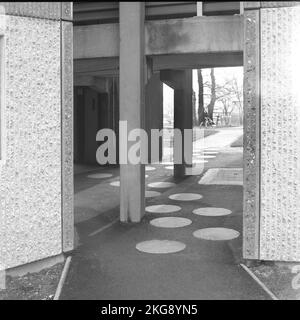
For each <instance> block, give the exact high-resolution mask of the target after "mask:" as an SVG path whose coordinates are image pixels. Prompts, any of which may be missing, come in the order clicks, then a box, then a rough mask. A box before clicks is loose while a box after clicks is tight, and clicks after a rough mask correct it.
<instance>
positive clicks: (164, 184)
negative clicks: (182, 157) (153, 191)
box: [148, 181, 176, 188]
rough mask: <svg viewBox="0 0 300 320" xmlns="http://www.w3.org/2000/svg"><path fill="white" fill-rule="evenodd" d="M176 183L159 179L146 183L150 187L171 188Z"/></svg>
mask: <svg viewBox="0 0 300 320" xmlns="http://www.w3.org/2000/svg"><path fill="white" fill-rule="evenodd" d="M175 185H176V184H175V183H173V182H166V181H159V182H152V183H149V184H148V187H150V188H171V187H174V186H175Z"/></svg>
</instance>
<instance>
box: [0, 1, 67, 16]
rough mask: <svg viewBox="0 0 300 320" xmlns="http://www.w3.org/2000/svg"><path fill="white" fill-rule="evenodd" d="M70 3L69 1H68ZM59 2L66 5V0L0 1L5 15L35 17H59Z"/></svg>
mask: <svg viewBox="0 0 300 320" xmlns="http://www.w3.org/2000/svg"><path fill="white" fill-rule="evenodd" d="M69 3H70V2H69ZM61 4H65V5H64V8H65V7H66V6H67V5H66V4H68V2H62V3H60V2H15V1H10V2H1V3H0V5H1V6H3V7H4V8H5V13H6V14H7V15H14V16H24V17H36V18H45V19H56V20H58V19H60V17H61Z"/></svg>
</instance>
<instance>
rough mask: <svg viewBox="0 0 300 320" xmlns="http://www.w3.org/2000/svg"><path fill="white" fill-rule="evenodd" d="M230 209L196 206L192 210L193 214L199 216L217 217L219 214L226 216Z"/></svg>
mask: <svg viewBox="0 0 300 320" xmlns="http://www.w3.org/2000/svg"><path fill="white" fill-rule="evenodd" d="M231 212H232V211H231V210H228V209H224V208H214V207H206V208H198V209H195V210H193V213H194V214H197V215H199V216H208V217H219V216H227V215H228V214H230V213H231Z"/></svg>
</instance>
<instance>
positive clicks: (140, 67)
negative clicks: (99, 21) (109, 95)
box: [120, 2, 145, 222]
mask: <svg viewBox="0 0 300 320" xmlns="http://www.w3.org/2000/svg"><path fill="white" fill-rule="evenodd" d="M144 20H145V3H143V2H120V120H121V121H126V123H127V131H128V132H129V131H130V130H132V129H143V128H144V122H145V121H144V114H145V111H144V108H145V107H144V106H145V93H144V90H145V89H144V86H145V54H144V50H145V40H144V34H145V30H144ZM124 138H125V139H126V141H127V138H126V137H123V136H122V137H120V139H121V140H120V163H121V161H122V160H125V159H124V158H122V154H124V153H126V155H127V154H128V150H129V149H130V147H131V146H132V145H133V144H135V143H136V142H129V141H128V142H127V143H126V141H125V140H123V139H124ZM122 148H124V150H121V149H122ZM127 161H128V159H127ZM120 189H121V190H120V220H121V221H122V222H139V221H140V220H141V218H142V216H143V215H144V210H145V165H142V164H130V163H129V162H128V164H120Z"/></svg>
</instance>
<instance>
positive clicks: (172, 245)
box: [136, 240, 186, 254]
mask: <svg viewBox="0 0 300 320" xmlns="http://www.w3.org/2000/svg"><path fill="white" fill-rule="evenodd" d="M185 247H186V245H185V244H184V243H182V242H179V241H170V240H149V241H143V242H140V243H138V244H137V245H136V249H137V250H139V251H141V252H146V253H157V254H164V253H174V252H179V251H182V250H184V249H185Z"/></svg>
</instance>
